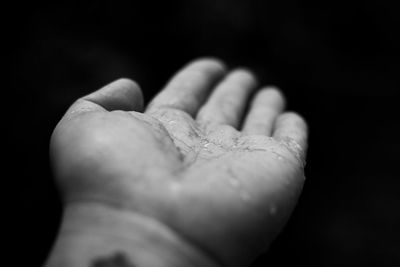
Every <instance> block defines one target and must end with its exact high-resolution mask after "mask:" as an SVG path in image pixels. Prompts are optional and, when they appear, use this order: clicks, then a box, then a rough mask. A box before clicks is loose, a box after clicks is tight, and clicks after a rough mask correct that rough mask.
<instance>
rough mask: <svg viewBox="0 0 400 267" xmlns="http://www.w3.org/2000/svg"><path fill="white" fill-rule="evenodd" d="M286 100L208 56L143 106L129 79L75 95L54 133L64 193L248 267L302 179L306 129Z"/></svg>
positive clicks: (276, 230) (226, 261) (292, 201)
mask: <svg viewBox="0 0 400 267" xmlns="http://www.w3.org/2000/svg"><path fill="white" fill-rule="evenodd" d="M284 102H285V101H284V97H283V96H282V94H281V93H280V91H279V90H277V89H275V88H271V87H265V88H261V89H259V88H258V85H257V81H256V79H255V77H254V76H253V75H252V74H251V73H250V72H249V71H247V70H243V69H238V70H234V71H231V72H229V73H227V71H226V67H225V66H224V65H223V64H222V63H221V62H219V61H217V60H213V59H203V60H198V61H195V62H192V63H191V64H189V65H187V66H186V67H185V68H183V69H182V70H181V71H180V72H179V73H178V74H177V75H175V76H174V77H173V78H172V79H171V81H170V82H169V83H168V84H167V86H166V88H165V89H164V90H162V91H161V92H160V93H159V94H158V95H157V96H156V97H155V98H154V99H153V100H152V101H151V102H150V104H149V105H148V106H147V107H146V108H145V109H144V108H143V104H142V103H143V99H142V94H141V91H140V89H139V87H138V85H136V84H135V83H134V82H132V81H130V80H127V79H121V80H118V81H116V82H114V83H112V84H110V85H108V86H106V87H104V88H102V89H100V90H99V91H96V92H94V93H92V94H90V95H88V96H86V97H83V98H82V99H80V100H78V101H77V102H75V103H74V105H72V106H71V108H70V109H69V110H68V111H67V113H66V115H65V116H64V118H63V119H62V120H61V121H60V123H59V124H58V126H57V127H56V129H55V131H54V134H53V136H52V143H51V153H52V158H53V165H54V170H55V173H56V177H57V179H58V183H59V184H60V188H61V191H62V192H63V195H64V199H65V201H66V203H72V202H75V203H76V202H81V203H85V202H96V203H100V204H102V205H107V206H110V207H115V208H116V209H124V210H127V211H129V212H132V214H140V215H143V216H146V217H149V218H152V219H154V220H157V221H158V222H161V223H162V224H164V225H166V226H167V227H169V228H170V229H172V230H173V231H174V232H175V233H176V234H177V235H179V236H182V237H183V238H185V240H188V241H189V242H191V243H192V244H194V246H197V247H199V249H201V250H204V251H205V252H206V253H207V254H209V255H212V257H214V258H216V259H217V261H218V262H221V263H223V264H226V265H227V266H241V265H242V264H247V263H248V262H250V261H251V259H253V258H254V256H256V255H257V254H258V253H259V252H260V251H263V250H265V249H266V248H267V247H268V246H269V244H270V243H271V242H272V240H273V239H274V238H275V236H276V235H277V234H278V233H279V230H280V229H281V228H282V227H283V225H284V223H285V222H286V220H287V219H288V217H289V215H290V213H291V212H292V210H293V208H294V206H295V204H296V201H297V198H298V196H299V194H300V192H301V189H302V186H303V182H304V173H303V167H304V159H305V151H306V146H307V140H306V138H307V126H306V123H305V121H304V120H303V119H302V118H301V117H300V116H299V115H297V114H296V113H293V112H283V110H284V105H285V103H284ZM247 104H249V108H248V110H247V109H246V105H247ZM246 110H247V113H246V114H245V111H246ZM67 205H68V204H67Z"/></svg>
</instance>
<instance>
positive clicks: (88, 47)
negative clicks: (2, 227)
mask: <svg viewBox="0 0 400 267" xmlns="http://www.w3.org/2000/svg"><path fill="white" fill-rule="evenodd" d="M399 11H400V10H399V8H397V6H395V5H394V4H393V2H389V1H378V0H376V1H364V2H363V4H362V5H358V4H356V3H355V2H345V3H340V2H338V1H320V2H319V3H318V5H315V4H314V5H313V4H311V2H309V1H289V0H286V1H249V0H247V1H246V0H236V1H229V0H213V1H212V0H198V1H195V0H185V1H184V0H181V1H174V2H168V1H160V2H153V1H131V2H130V3H122V2H116V1H86V2H84V3H77V2H69V3H67V4H61V3H58V4H49V5H41V4H39V3H34V4H30V5H28V6H26V5H22V4H21V6H17V5H16V6H14V7H13V8H12V13H13V16H12V19H7V20H6V21H5V22H4V23H3V26H5V28H7V30H6V33H7V34H9V35H7V37H8V36H9V37H8V38H6V40H5V41H3V44H6V45H9V47H8V48H7V49H6V50H4V53H5V54H6V55H5V56H7V57H11V63H10V64H7V67H8V70H9V71H11V73H10V76H9V77H11V84H10V85H9V86H7V87H6V88H4V90H3V91H4V92H7V93H9V95H7V94H6V95H5V97H4V96H3V97H4V98H3V101H2V102H3V108H4V107H5V109H3V112H4V114H3V118H11V120H10V121H9V122H8V120H3V126H4V127H5V129H6V132H7V133H8V134H9V138H8V139H6V140H5V141H4V142H5V143H6V144H5V145H9V146H10V147H11V150H10V151H11V152H10V153H9V154H8V156H7V159H9V160H10V161H9V163H7V162H6V164H5V165H7V166H6V168H10V169H11V171H12V175H7V177H8V179H11V180H12V181H13V182H14V183H13V184H15V185H12V187H11V188H10V189H9V188H7V187H6V188H5V189H4V190H5V191H10V192H5V193H11V194H10V195H11V196H12V197H11V198H9V200H8V202H7V201H6V202H5V206H7V207H9V206H11V207H12V208H11V212H10V213H9V215H8V214H7V220H8V221H10V222H11V224H12V226H11V228H10V233H11V234H12V236H13V238H12V239H13V241H16V242H13V243H7V244H10V245H9V246H7V247H8V248H9V249H10V251H11V252H13V253H15V254H16V255H17V256H18V257H16V258H14V261H15V262H16V264H13V266H40V265H41V264H42V262H43V261H44V260H45V258H46V256H47V253H48V251H49V248H50V247H51V244H52V242H53V239H54V237H55V233H56V231H57V227H58V222H59V220H60V214H61V205H60V203H59V200H58V197H57V193H56V190H55V187H54V184H53V177H52V174H51V171H50V167H49V160H48V142H49V138H50V134H51V132H52V129H53V128H54V126H55V124H56V123H57V121H58V120H59V119H60V118H61V116H62V115H63V113H64V112H65V110H66V108H67V107H68V106H69V105H70V104H71V103H72V102H73V100H75V99H76V98H78V97H80V96H82V95H84V94H86V93H88V92H91V91H93V90H95V89H97V88H99V87H100V86H102V85H104V84H106V83H108V82H110V81H112V80H114V79H116V78H119V77H129V78H132V79H134V80H136V81H137V82H138V83H139V84H140V85H141V86H142V89H143V91H144V94H145V98H146V99H147V100H149V99H150V98H151V97H152V96H153V95H154V94H155V93H156V92H157V91H158V90H159V89H160V88H161V87H162V86H163V84H164V83H165V82H166V80H167V79H168V78H169V77H170V75H172V74H173V73H174V72H175V71H176V70H177V69H178V68H180V67H181V66H182V65H183V64H185V63H187V62H188V61H189V60H192V59H193V58H197V57H201V56H215V57H218V58H221V59H222V60H224V61H225V62H226V63H227V64H228V65H229V66H231V67H236V66H246V67H249V68H251V69H252V70H253V71H254V72H255V73H256V74H257V75H258V76H259V78H260V80H261V81H262V83H263V84H275V85H278V86H279V87H280V88H282V90H283V91H284V93H285V94H286V96H287V98H288V108H289V109H293V110H296V111H298V112H300V113H301V114H302V115H303V116H304V117H306V119H307V120H308V122H309V125H310V133H311V134H310V148H309V157H308V165H307V167H306V176H307V178H308V179H307V181H306V185H305V188H304V192H303V195H302V198H301V199H300V202H299V204H298V206H297V209H296V210H295V212H294V214H293V216H292V219H291V220H290V222H289V223H288V225H287V226H286V228H285V229H284V231H283V232H282V234H281V235H280V237H279V238H278V239H277V240H276V241H275V242H274V244H273V245H272V247H271V249H270V251H269V252H268V253H267V254H265V255H262V256H261V257H260V258H259V260H258V261H257V263H256V264H254V267H255V266H289V265H293V264H296V266H400V230H399V227H400V208H399V207H400V175H399V171H398V166H399V156H398V151H399V149H400V141H399V138H400V128H399V127H398V124H399V120H398V114H399V112H398V111H397V109H398V106H399V103H398V102H399V98H398V96H399V94H398V88H399V84H400V78H399V74H398V71H399V59H400V57H399V52H398V49H399V47H400V38H399V26H400V16H399V15H398V14H399ZM3 12H4V14H5V15H6V13H7V12H8V10H7V9H6V8H4V10H3ZM10 12H11V11H10ZM5 170H6V169H5ZM11 204H12V205H11ZM14 244H15V246H14ZM10 255H11V254H10ZM13 255H14V254H13ZM22 262H24V264H22Z"/></svg>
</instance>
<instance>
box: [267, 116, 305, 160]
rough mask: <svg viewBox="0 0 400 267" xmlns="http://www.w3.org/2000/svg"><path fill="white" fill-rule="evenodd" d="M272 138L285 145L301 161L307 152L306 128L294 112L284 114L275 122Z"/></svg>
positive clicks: (302, 120)
mask: <svg viewBox="0 0 400 267" xmlns="http://www.w3.org/2000/svg"><path fill="white" fill-rule="evenodd" d="M273 137H274V138H275V139H276V140H278V141H282V142H283V143H285V144H286V145H287V146H288V148H289V149H290V150H294V151H293V152H295V153H296V154H297V155H299V156H300V157H301V158H302V159H304V158H305V152H306V150H307V139H308V127H307V123H306V121H305V120H304V119H303V118H302V117H301V116H300V115H299V114H297V113H295V112H285V113H282V114H281V115H279V116H278V117H277V119H276V121H275V127H274V132H273Z"/></svg>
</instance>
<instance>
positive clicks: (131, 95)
mask: <svg viewBox="0 0 400 267" xmlns="http://www.w3.org/2000/svg"><path fill="white" fill-rule="evenodd" d="M142 109H143V95H142V91H141V90H140V88H139V86H138V85H137V84H136V83H135V82H134V81H132V80H130V79H126V78H122V79H118V80H116V81H114V82H112V83H110V84H108V85H106V86H104V87H102V88H101V89H99V90H97V91H95V92H93V93H91V94H89V95H86V96H84V97H82V98H80V99H78V100H77V101H75V103H74V104H72V106H71V107H70V108H69V109H68V111H67V114H70V115H71V114H75V113H83V112H90V111H112V110H126V111H141V110H142Z"/></svg>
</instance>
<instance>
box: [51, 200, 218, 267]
mask: <svg viewBox="0 0 400 267" xmlns="http://www.w3.org/2000/svg"><path fill="white" fill-rule="evenodd" d="M72 266H73V267H80V266H82V267H105V266H107V267H108V266H113V267H169V266H174V267H180V266H182V267H183V266H185V267H192V266H193V267H197V266H199V267H217V266H218V265H217V264H216V263H215V262H214V261H212V260H211V259H210V258H208V257H207V256H206V255H205V254H204V253H203V252H202V251H201V250H200V249H198V248H196V247H195V246H193V245H192V244H190V243H188V242H186V241H185V240H184V239H182V238H181V237H180V236H179V235H178V234H177V233H175V232H174V231H172V230H171V229H169V228H168V227H167V226H165V225H164V224H162V223H160V222H158V221H157V220H155V219H153V218H150V217H146V216H144V215H142V214H137V213H134V212H131V211H125V210H117V209H115V208H111V207H108V206H106V205H103V204H98V203H74V204H68V205H67V206H66V208H65V212H64V217H63V222H62V225H61V229H60V232H59V236H58V238H57V241H56V243H55V245H54V248H53V251H52V253H51V255H50V256H49V260H48V262H47V264H46V267H72Z"/></svg>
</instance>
